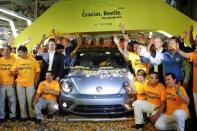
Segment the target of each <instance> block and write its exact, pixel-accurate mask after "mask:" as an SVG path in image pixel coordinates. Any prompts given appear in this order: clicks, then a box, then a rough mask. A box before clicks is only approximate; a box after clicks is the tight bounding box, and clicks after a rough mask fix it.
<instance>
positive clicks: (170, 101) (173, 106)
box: [165, 86, 189, 115]
mask: <svg viewBox="0 0 197 131" xmlns="http://www.w3.org/2000/svg"><path fill="white" fill-rule="evenodd" d="M180 92H181V94H182V95H183V96H185V97H187V98H188V96H187V93H186V91H185V89H184V88H183V87H182V86H181V87H180ZM188 99H189V98H188ZM177 109H183V110H184V111H185V112H186V113H187V114H188V115H189V110H188V106H187V104H185V103H184V102H183V101H182V100H181V98H180V96H178V95H177V94H176V89H175V87H172V88H169V87H167V88H166V112H165V114H166V115H171V114H172V113H173V112H174V111H175V110H177Z"/></svg>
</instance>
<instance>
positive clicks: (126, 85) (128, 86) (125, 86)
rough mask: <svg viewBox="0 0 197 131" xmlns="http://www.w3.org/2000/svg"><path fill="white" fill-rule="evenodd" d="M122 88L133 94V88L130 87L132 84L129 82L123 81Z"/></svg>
mask: <svg viewBox="0 0 197 131" xmlns="http://www.w3.org/2000/svg"><path fill="white" fill-rule="evenodd" d="M124 88H125V90H126V92H127V93H128V94H134V92H135V91H134V89H133V88H132V86H131V84H130V83H129V82H125V83H124Z"/></svg>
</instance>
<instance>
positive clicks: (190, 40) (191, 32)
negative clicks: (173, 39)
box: [189, 25, 194, 45]
mask: <svg viewBox="0 0 197 131" xmlns="http://www.w3.org/2000/svg"><path fill="white" fill-rule="evenodd" d="M193 30H194V26H193V25H191V26H190V30H189V42H190V44H191V45H193V44H194V37H193Z"/></svg>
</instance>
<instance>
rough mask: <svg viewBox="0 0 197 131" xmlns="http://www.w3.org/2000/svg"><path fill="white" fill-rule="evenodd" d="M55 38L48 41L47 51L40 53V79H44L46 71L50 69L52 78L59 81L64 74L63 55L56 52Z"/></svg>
mask: <svg viewBox="0 0 197 131" xmlns="http://www.w3.org/2000/svg"><path fill="white" fill-rule="evenodd" d="M55 48H56V43H55V39H53V38H51V39H49V41H48V52H47V53H43V54H41V56H42V58H43V66H42V70H41V76H40V78H41V81H42V80H44V79H45V74H46V72H47V71H52V73H53V74H54V79H55V80H57V81H59V80H60V79H61V78H62V77H63V75H64V55H63V54H61V53H59V52H56V50H55Z"/></svg>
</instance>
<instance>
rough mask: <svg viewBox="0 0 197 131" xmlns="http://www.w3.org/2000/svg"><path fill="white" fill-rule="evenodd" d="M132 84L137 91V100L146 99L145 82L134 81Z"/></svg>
mask: <svg viewBox="0 0 197 131" xmlns="http://www.w3.org/2000/svg"><path fill="white" fill-rule="evenodd" d="M134 85H135V89H136V93H137V100H145V99H146V94H145V88H147V82H145V83H140V82H139V81H136V82H135V83H134Z"/></svg>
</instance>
